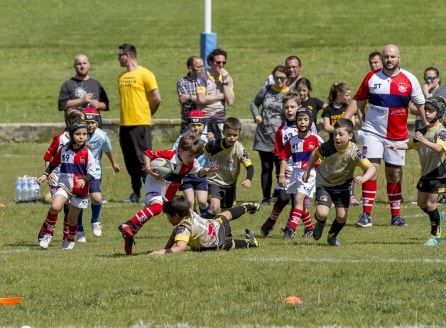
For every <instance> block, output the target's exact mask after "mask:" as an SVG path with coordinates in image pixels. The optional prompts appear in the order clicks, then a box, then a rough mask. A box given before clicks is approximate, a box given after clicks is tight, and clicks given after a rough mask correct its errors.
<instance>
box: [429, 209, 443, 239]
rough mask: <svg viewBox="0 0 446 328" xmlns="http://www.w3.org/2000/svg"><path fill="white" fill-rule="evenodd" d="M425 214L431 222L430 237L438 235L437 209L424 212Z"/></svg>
mask: <svg viewBox="0 0 446 328" xmlns="http://www.w3.org/2000/svg"><path fill="white" fill-rule="evenodd" d="M426 213H427V215H429V220H430V221H431V235H432V236H436V235H437V234H440V212H438V208H436V209H435V210H433V211H428V210H426Z"/></svg>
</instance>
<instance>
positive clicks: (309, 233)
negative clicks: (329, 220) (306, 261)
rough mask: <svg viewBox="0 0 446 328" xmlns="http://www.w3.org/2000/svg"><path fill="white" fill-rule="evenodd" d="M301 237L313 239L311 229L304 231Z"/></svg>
mask: <svg viewBox="0 0 446 328" xmlns="http://www.w3.org/2000/svg"><path fill="white" fill-rule="evenodd" d="M302 237H305V238H311V237H313V229H311V230H307V229H305V231H304V234H303V235H302Z"/></svg>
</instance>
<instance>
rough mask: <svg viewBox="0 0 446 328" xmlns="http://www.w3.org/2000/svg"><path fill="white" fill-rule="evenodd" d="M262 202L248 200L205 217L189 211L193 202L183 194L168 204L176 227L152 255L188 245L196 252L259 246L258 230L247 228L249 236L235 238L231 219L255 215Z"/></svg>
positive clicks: (162, 253) (176, 250)
mask: <svg viewBox="0 0 446 328" xmlns="http://www.w3.org/2000/svg"><path fill="white" fill-rule="evenodd" d="M259 208H260V204H259V203H244V204H241V205H238V206H234V207H232V208H229V209H227V210H225V211H223V212H222V213H221V214H219V215H217V216H215V217H214V218H213V219H204V218H202V217H200V216H199V215H198V214H197V213H195V212H192V211H190V210H189V203H188V202H187V200H186V199H185V198H184V197H183V196H176V197H174V198H173V199H172V200H171V201H168V202H166V203H165V205H164V209H163V212H164V213H165V214H166V215H167V219H168V220H169V222H170V223H171V224H172V225H173V226H175V229H174V230H173V231H172V234H171V235H170V238H169V240H168V241H167V244H166V246H165V248H162V249H158V250H155V251H151V252H149V253H148V254H149V255H164V254H169V253H180V252H183V251H185V250H186V248H187V246H190V248H191V249H192V250H193V251H205V250H230V249H234V248H251V247H258V246H259V243H258V242H257V239H256V238H255V236H254V233H253V232H252V231H251V230H249V229H246V230H245V233H246V239H244V240H237V239H232V232H231V226H230V224H229V222H230V221H232V220H235V219H238V218H239V217H240V216H242V215H243V214H245V213H246V212H248V213H251V214H254V213H255V212H257V211H258V210H259Z"/></svg>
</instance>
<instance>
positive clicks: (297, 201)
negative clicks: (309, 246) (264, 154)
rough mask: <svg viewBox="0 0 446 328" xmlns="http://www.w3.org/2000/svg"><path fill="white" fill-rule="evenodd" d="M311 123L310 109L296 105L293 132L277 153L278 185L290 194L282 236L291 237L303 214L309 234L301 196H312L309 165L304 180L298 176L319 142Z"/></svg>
mask: <svg viewBox="0 0 446 328" xmlns="http://www.w3.org/2000/svg"><path fill="white" fill-rule="evenodd" d="M312 123H313V115H312V112H311V111H310V110H309V109H307V108H303V107H302V108H300V109H299V110H298V111H297V114H296V125H297V135H295V136H293V137H292V138H291V139H290V140H288V141H287V143H286V144H285V147H284V148H283V150H282V153H281V155H280V159H281V163H280V175H279V184H280V185H281V186H282V187H284V188H286V191H287V193H289V194H292V195H294V206H293V210H292V212H291V215H290V217H289V219H288V223H287V225H286V227H285V230H284V235H283V239H293V238H294V235H295V233H296V228H297V224H298V222H299V221H300V220H302V219H303V218H304V217H305V218H306V220H305V221H304V224H305V231H304V236H305V237H311V236H313V224H312V223H311V219H308V218H310V212H309V211H308V208H307V207H306V205H305V198H306V197H312V196H313V194H314V191H315V179H316V172H315V171H314V170H311V168H312V167H310V168H309V170H310V171H309V172H310V174H309V176H308V178H307V181H305V182H303V181H302V175H303V174H304V172H305V171H306V170H307V164H308V160H309V159H310V156H311V153H312V152H313V150H315V149H316V148H317V147H319V145H320V144H321V143H323V140H322V138H321V137H319V136H318V135H317V134H313V133H312V132H311V125H312ZM313 164H314V165H317V164H318V163H317V162H314V163H313ZM288 165H290V166H291V167H292V171H291V176H290V179H289V181H288V179H286V177H285V171H286V169H287V166H288Z"/></svg>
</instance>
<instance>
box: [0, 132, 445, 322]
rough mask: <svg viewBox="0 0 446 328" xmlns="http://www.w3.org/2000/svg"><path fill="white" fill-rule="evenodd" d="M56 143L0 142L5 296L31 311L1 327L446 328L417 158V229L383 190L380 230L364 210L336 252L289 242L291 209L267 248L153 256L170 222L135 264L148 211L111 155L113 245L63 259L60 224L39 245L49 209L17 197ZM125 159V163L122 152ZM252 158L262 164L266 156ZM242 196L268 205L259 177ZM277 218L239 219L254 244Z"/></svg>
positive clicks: (0, 318) (409, 192)
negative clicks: (139, 216) (396, 217)
mask: <svg viewBox="0 0 446 328" xmlns="http://www.w3.org/2000/svg"><path fill="white" fill-rule="evenodd" d="M244 143H245V145H248V144H249V141H248V140H245V141H244ZM46 146H47V145H46V144H21V145H20V146H17V145H13V144H7V145H1V146H0V147H1V148H0V149H1V152H2V155H3V156H1V157H0V166H1V167H2V168H4V180H3V181H2V184H1V185H0V193H1V195H2V200H3V202H4V203H6V205H7V207H6V208H5V209H0V226H1V227H2V231H3V233H2V235H3V237H2V238H1V239H0V260H1V263H2V264H3V265H2V266H0V286H1V292H0V293H1V294H0V297H2V296H16V295H20V296H24V297H25V301H24V302H22V303H21V304H20V305H17V306H15V307H0V327H2V326H13V327H16V326H21V325H24V324H28V325H30V326H32V327H48V326H51V327H66V326H76V327H78V326H83V327H93V326H106V327H108V326H110V327H126V326H132V327H155V326H157V327H158V326H162V327H167V326H169V327H204V326H205V327H233V326H246V327H269V326H276V327H285V326H302V327H309V326H334V325H336V326H349V327H355V326H374V327H377V326H380V327H390V326H413V327H415V326H418V327H422V326H424V327H428V326H429V327H436V326H444V325H446V315H445V314H444V311H442V309H443V308H444V307H445V306H446V297H445V296H446V278H445V274H446V267H445V262H446V252H445V248H444V245H441V246H440V247H437V248H432V249H431V248H426V247H424V246H423V245H422V244H423V243H424V241H425V240H426V239H427V235H428V232H429V224H428V219H427V216H426V215H425V214H424V213H422V212H421V211H420V210H419V209H418V208H417V207H416V205H414V204H411V203H410V201H412V200H414V199H415V196H416V191H415V188H414V185H415V183H416V181H417V176H418V168H417V167H416V166H417V157H416V153H415V152H409V156H408V157H409V158H408V165H407V167H406V175H405V177H404V179H405V180H404V181H405V183H404V196H405V198H406V200H408V201H407V202H406V203H405V204H403V207H402V214H403V216H404V217H405V218H406V219H407V221H408V224H409V225H408V226H407V227H405V228H395V227H390V226H389V221H390V220H389V210H388V209H387V208H386V205H385V203H384V200H385V194H384V193H383V189H382V188H381V189H380V190H379V193H378V203H377V204H376V206H375V208H374V212H373V218H374V226H373V228H371V229H358V228H355V227H354V226H353V224H354V222H355V221H356V219H357V217H358V215H359V212H360V209H359V208H351V212H350V216H349V220H348V224H347V226H346V227H345V229H344V230H343V231H342V232H341V235H340V239H341V241H342V246H341V247H339V248H333V247H329V246H328V245H327V244H326V242H325V238H326V235H325V234H324V236H323V238H322V239H321V240H320V241H317V242H316V241H313V240H305V239H301V238H300V234H301V232H302V227H299V229H298V234H297V235H298V237H297V238H296V239H295V241H294V242H286V241H284V240H283V239H282V234H281V232H280V227H281V226H283V225H284V222H285V220H286V217H285V216H286V215H285V213H283V214H282V216H281V218H280V221H279V222H278V224H277V227H276V229H275V230H274V231H273V232H272V233H271V235H270V236H269V237H267V238H262V237H259V240H260V245H261V247H260V248H258V249H252V250H242V251H231V252H208V253H201V254H200V253H194V252H190V251H188V252H186V253H183V254H181V255H169V256H164V257H148V256H145V255H144V254H143V253H144V252H145V251H147V250H149V249H156V248H160V247H163V246H164V244H165V242H166V240H167V237H168V235H169V233H170V231H171V229H172V227H171V226H170V225H169V224H168V222H167V220H166V219H165V217H164V216H163V215H161V216H159V217H156V218H155V219H153V220H152V221H150V222H149V223H147V224H146V226H145V227H144V228H143V229H142V230H141V232H140V233H139V234H138V236H137V238H136V242H137V244H136V246H135V252H136V254H137V255H136V256H132V257H127V256H124V255H123V254H124V252H123V240H122V238H121V236H120V234H119V232H118V230H117V226H118V224H120V223H121V222H122V221H124V220H126V219H128V218H129V217H130V216H132V215H133V214H134V213H135V212H136V211H137V210H138V208H139V207H138V206H137V205H130V204H125V203H122V202H121V200H122V199H123V198H125V197H127V196H128V193H129V187H128V177H127V175H126V172H125V171H123V172H120V173H119V174H116V175H113V174H112V171H111V167H110V165H109V164H108V162H107V160H106V159H104V171H105V172H104V183H103V190H104V194H105V195H106V197H107V199H108V201H109V202H108V203H107V204H106V205H104V207H103V212H102V221H103V225H104V235H103V237H101V238H94V236H93V235H92V233H91V231H90V229H89V228H88V224H86V227H87V229H86V233H87V240H88V242H87V243H86V244H77V245H76V248H75V250H74V251H72V252H62V251H61V249H60V245H61V231H60V222H59V226H58V230H57V232H56V234H55V238H54V240H53V243H52V244H51V246H50V248H49V250H48V251H41V250H40V249H39V247H38V246H37V241H36V235H37V231H38V229H39V227H40V225H41V223H42V220H43V218H44V216H45V214H46V211H47V205H43V204H19V205H16V204H14V202H13V201H12V199H13V193H14V182H15V178H16V177H17V176H19V175H23V174H28V175H37V174H38V173H39V172H40V171H41V167H42V164H43V163H42V162H41V158H40V154H41V153H42V152H43V151H44V150H45V148H46ZM166 146H167V145H166V144H160V143H159V142H158V143H157V144H156V145H155V147H157V148H162V147H166ZM30 149H32V152H31V153H30V152H29V150H30ZM115 153H116V155H117V158H118V161H119V162H120V163H122V156H121V153H120V151H119V148H118V147H117V145H115ZM251 154H252V157H253V159H254V162H255V166H256V167H258V165H259V163H258V156H257V154H255V153H252V152H251ZM10 163H14V165H10ZM410 172H412V173H410ZM382 183H383V181H382V179H381V180H380V185H381V186H382V185H383V184H382ZM356 194H357V195H358V196H359V195H360V188H357V192H356ZM239 195H240V197H239V200H240V201H246V200H251V201H253V200H258V199H260V197H261V193H260V185H259V181H258V174H256V179H255V181H254V184H253V187H252V188H251V189H250V190H248V191H242V190H241V189H239ZM270 210H271V208H266V209H262V210H261V211H260V212H259V213H258V214H255V215H249V214H247V215H245V216H244V217H243V218H241V219H240V220H238V221H234V222H233V224H232V226H233V230H234V236H235V237H236V238H242V237H243V231H244V229H245V228H251V229H253V230H254V231H255V232H256V233H258V231H259V228H260V225H261V224H262V223H263V220H264V219H265V218H266V217H267V216H268V215H269V211H270ZM311 212H312V213H313V212H314V208H312V209H311ZM89 213H90V211H89V210H88V211H87V212H86V214H85V217H86V219H85V221H84V222H86V223H88V219H89V215H90V214H89ZM330 217H331V218H333V213H331V215H330ZM330 221H331V219H330ZM325 233H326V231H325ZM288 295H297V296H299V297H301V298H302V299H303V300H304V304H303V305H299V306H294V305H286V304H284V303H283V300H284V299H285V297H286V296H288Z"/></svg>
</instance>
